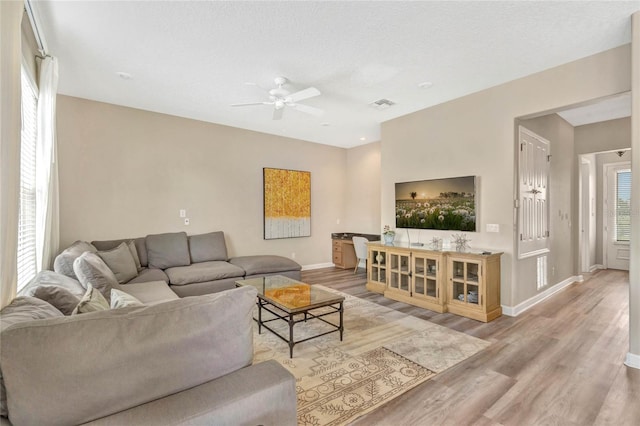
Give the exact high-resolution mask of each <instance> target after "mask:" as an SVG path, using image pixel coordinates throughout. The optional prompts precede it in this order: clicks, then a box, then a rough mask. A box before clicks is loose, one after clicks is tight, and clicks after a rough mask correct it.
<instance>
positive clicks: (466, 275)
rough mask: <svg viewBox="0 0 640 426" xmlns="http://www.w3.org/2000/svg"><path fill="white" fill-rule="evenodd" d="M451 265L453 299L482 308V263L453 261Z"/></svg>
mask: <svg viewBox="0 0 640 426" xmlns="http://www.w3.org/2000/svg"><path fill="white" fill-rule="evenodd" d="M449 265H450V266H449V267H450V269H451V270H450V273H451V297H452V299H453V300H455V301H459V302H462V303H465V304H468V305H472V306H474V305H475V306H480V305H481V304H482V293H481V289H480V282H481V281H480V271H481V266H480V263H479V262H474V261H468V260H455V259H452V260H451V261H450V264H449Z"/></svg>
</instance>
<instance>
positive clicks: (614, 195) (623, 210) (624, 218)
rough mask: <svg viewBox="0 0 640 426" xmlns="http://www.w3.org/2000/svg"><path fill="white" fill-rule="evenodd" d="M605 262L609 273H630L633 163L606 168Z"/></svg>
mask: <svg viewBox="0 0 640 426" xmlns="http://www.w3.org/2000/svg"><path fill="white" fill-rule="evenodd" d="M603 177H604V188H603V191H604V207H603V211H604V219H605V220H603V225H604V229H603V234H602V235H603V249H604V253H603V259H604V260H605V262H606V264H605V266H606V267H607V268H609V269H622V270H626V271H628V270H629V258H630V247H629V243H630V240H631V163H630V162H629V161H622V162H617V163H608V164H605V165H604V172H603Z"/></svg>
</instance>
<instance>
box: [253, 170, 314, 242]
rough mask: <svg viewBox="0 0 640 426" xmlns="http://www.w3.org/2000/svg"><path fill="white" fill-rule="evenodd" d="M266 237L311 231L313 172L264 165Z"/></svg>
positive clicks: (291, 236)
mask: <svg viewBox="0 0 640 426" xmlns="http://www.w3.org/2000/svg"><path fill="white" fill-rule="evenodd" d="M263 177H264V239H265V240H270V239H276V238H295V237H308V236H310V235H311V172H302V171H298V170H284V169H270V168H266V167H265V168H264V169H263Z"/></svg>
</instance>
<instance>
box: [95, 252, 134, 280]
mask: <svg viewBox="0 0 640 426" xmlns="http://www.w3.org/2000/svg"><path fill="white" fill-rule="evenodd" d="M134 250H135V247H134ZM97 254H98V256H100V258H101V259H102V260H103V261H104V263H106V264H107V266H108V267H109V269H111V271H112V272H113V274H114V275H115V276H116V279H117V280H118V282H119V283H120V284H122V283H126V282H127V281H130V280H132V279H134V278H135V277H137V276H138V268H137V267H136V262H135V260H134V259H133V255H132V254H131V250H130V248H129V245H128V244H126V243H121V244H120V245H119V246H118V247H116V248H114V249H111V250H105V251H99V252H98V253H97Z"/></svg>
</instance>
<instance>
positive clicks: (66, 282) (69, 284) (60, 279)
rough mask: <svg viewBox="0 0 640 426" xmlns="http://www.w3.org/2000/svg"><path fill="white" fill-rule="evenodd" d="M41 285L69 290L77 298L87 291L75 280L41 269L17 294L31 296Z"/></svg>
mask: <svg viewBox="0 0 640 426" xmlns="http://www.w3.org/2000/svg"><path fill="white" fill-rule="evenodd" d="M74 275H75V274H74ZM43 285H47V286H56V287H63V288H65V289H66V290H69V292H70V293H71V294H74V295H76V296H78V297H82V295H83V294H84V292H85V291H87V289H86V288H84V287H83V286H82V284H80V281H78V280H77V279H73V278H69V277H68V276H66V275H62V274H59V273H57V272H53V271H47V270H45V269H43V270H42V271H40V272H38V275H36V276H35V277H34V278H33V279H32V280H31V281H29V282H28V283H27V285H25V286H24V287H22V289H21V290H20V291H19V292H18V296H33V292H34V291H35V289H36V288H38V287H40V286H43Z"/></svg>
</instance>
